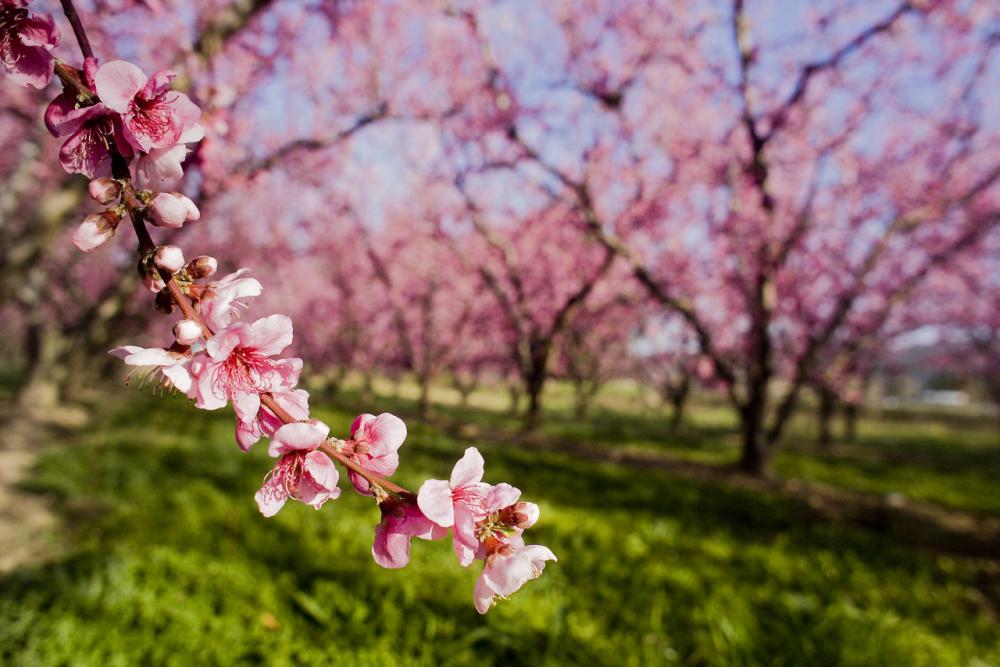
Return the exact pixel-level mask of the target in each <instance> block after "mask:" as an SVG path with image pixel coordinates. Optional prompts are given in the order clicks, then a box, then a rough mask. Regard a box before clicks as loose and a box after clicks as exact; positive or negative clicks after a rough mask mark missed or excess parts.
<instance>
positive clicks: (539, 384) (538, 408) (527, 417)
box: [524, 373, 545, 431]
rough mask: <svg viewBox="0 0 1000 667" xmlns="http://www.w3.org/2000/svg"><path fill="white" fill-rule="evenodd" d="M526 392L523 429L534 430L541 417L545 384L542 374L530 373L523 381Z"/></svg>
mask: <svg viewBox="0 0 1000 667" xmlns="http://www.w3.org/2000/svg"><path fill="white" fill-rule="evenodd" d="M525 384H526V386H525V390H526V393H527V394H528V409H527V411H526V412H525V413H524V430H525V431H534V430H535V429H536V428H538V424H539V423H540V422H541V419H542V389H543V388H544V386H545V379H544V375H541V376H539V375H536V374H535V373H532V375H531V376H529V377H528V381H527V382H526V383H525Z"/></svg>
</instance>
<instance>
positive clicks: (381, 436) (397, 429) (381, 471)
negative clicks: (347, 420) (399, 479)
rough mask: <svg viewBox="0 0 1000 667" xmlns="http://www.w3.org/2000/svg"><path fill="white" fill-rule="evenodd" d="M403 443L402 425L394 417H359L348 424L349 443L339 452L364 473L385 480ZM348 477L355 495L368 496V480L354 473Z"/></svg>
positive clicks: (390, 472) (397, 460)
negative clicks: (349, 425) (369, 473)
mask: <svg viewBox="0 0 1000 667" xmlns="http://www.w3.org/2000/svg"><path fill="white" fill-rule="evenodd" d="M405 439H406V424H404V423H403V420H402V419H400V418H399V417H397V416H396V415H393V414H389V413H388V412H383V413H382V414H380V415H379V416H378V417H376V416H375V415H370V414H362V415H358V416H357V417H356V418H355V419H354V423H353V424H351V439H350V440H348V441H347V442H346V443H344V446H343V448H342V450H341V451H342V453H343V454H345V455H346V456H350V457H351V458H353V459H354V460H355V461H356V462H357V463H358V465H360V466H361V467H362V468H364V469H365V470H367V471H368V472H371V473H374V474H376V475H379V476H381V477H388V476H389V475H391V474H393V473H394V472H396V468H397V467H399V451H398V450H399V448H400V447H401V446H402V444H403V441H404V440H405ZM349 474H350V478H351V483H352V484H354V488H355V489H356V490H357V492H358V493H362V494H364V495H366V496H367V495H371V486H370V485H369V483H368V480H366V479H365V478H364V477H362V476H361V475H359V474H357V473H356V472H354V471H351V472H350V473H349Z"/></svg>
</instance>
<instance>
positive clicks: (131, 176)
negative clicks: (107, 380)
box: [0, 0, 556, 614]
mask: <svg viewBox="0 0 1000 667" xmlns="http://www.w3.org/2000/svg"><path fill="white" fill-rule="evenodd" d="M2 2H3V14H2V21H0V28H2V30H3V35H2V39H3V42H2V44H3V49H4V57H3V60H4V67H5V68H6V70H7V72H8V73H9V74H10V75H11V77H12V78H13V79H14V80H15V81H17V82H18V83H20V84H22V85H26V86H32V87H35V88H44V87H46V86H47V85H48V83H49V81H50V80H51V79H52V78H53V75H55V76H56V77H57V78H58V79H59V81H60V82H61V84H62V86H63V90H62V92H61V93H60V94H59V95H58V96H57V97H56V98H55V99H53V100H52V102H51V103H50V104H49V107H48V109H47V110H46V112H45V126H46V127H47V128H48V130H49V132H51V133H52V134H53V135H55V136H56V137H65V141H64V142H63V144H62V148H61V149H60V150H59V162H60V164H61V165H62V167H63V169H65V170H66V171H67V172H68V173H71V174H81V175H83V176H85V177H87V178H89V179H91V181H90V185H89V187H88V192H89V194H90V196H91V198H93V199H94V201H95V202H97V203H98V204H100V205H102V206H107V207H108V208H106V209H105V210H103V211H101V212H100V213H95V214H93V215H90V216H88V217H87V219H86V220H84V221H83V222H82V223H81V224H80V227H79V229H78V230H77V232H76V234H75V235H74V236H73V242H74V243H75V244H76V246H77V247H78V248H79V249H80V250H82V251H84V252H92V251H94V250H96V249H97V248H98V247H100V246H101V245H102V244H104V243H106V242H108V241H110V240H111V239H113V238H114V237H115V233H116V231H117V229H118V226H119V225H120V224H121V223H122V221H123V220H125V219H126V218H127V219H128V220H129V221H130V222H131V225H132V229H133V231H134V232H135V236H136V239H137V240H138V255H139V259H138V264H137V268H138V270H139V275H140V277H141V278H142V282H143V285H144V286H145V287H146V289H148V290H149V291H150V292H151V293H152V294H153V295H154V300H155V306H156V308H157V309H158V310H160V311H162V312H163V313H164V314H166V315H168V316H169V315H172V314H175V313H176V312H179V314H180V318H181V319H176V318H177V316H176V315H175V320H176V321H175V323H174V325H173V335H174V339H175V340H174V343H173V344H172V345H170V346H169V347H167V348H143V347H140V346H134V345H126V346H122V347H116V348H114V349H113V350H111V354H113V355H115V356H119V357H121V358H122V359H123V360H124V362H125V363H126V364H127V365H129V366H135V367H137V368H141V369H144V372H145V369H150V368H151V369H152V371H151V373H152V375H153V376H154V377H155V381H158V382H161V383H162V384H163V385H164V386H165V387H166V388H167V389H168V390H176V391H180V392H183V393H186V394H187V395H188V396H189V397H190V398H192V399H194V404H195V406H196V407H198V408H201V409H203V410H217V409H219V408H224V407H226V406H227V405H229V404H230V403H231V404H232V407H233V410H234V411H235V413H236V441H237V443H238V444H239V446H240V448H241V449H242V450H243V451H246V450H248V449H250V447H252V446H253V445H254V444H255V443H256V442H257V441H258V440H260V438H261V437H268V438H270V441H271V442H270V446H269V449H268V453H269V454H270V455H271V456H273V457H275V458H276V459H277V461H276V462H275V464H274V468H273V469H272V470H271V472H270V473H269V474H268V476H267V478H266V479H265V481H264V484H263V486H262V487H261V489H260V491H258V492H257V494H256V496H255V499H256V501H257V506H258V507H259V508H260V512H261V514H263V515H264V516H266V517H270V516H274V515H275V514H276V513H277V512H278V511H279V510H280V509H281V507H282V506H283V505H284V504H285V502H286V501H287V500H289V499H293V500H297V501H299V502H302V503H305V504H307V505H310V506H312V507H314V508H316V509H317V510H318V509H320V508H321V507H323V505H324V504H325V503H326V502H327V501H328V500H335V499H336V498H337V497H339V496H340V487H339V486H338V483H339V479H340V476H339V473H338V471H337V467H336V465H335V464H334V461H336V462H337V463H340V464H341V465H342V466H344V468H345V469H347V471H348V473H349V475H350V479H351V484H352V486H353V487H354V489H355V490H356V491H357V492H358V493H361V494H364V495H368V496H371V497H372V498H374V500H375V502H376V503H377V504H378V506H379V508H380V509H381V513H382V519H381V521H380V523H379V524H378V526H377V527H376V529H375V539H374V542H373V544H372V555H373V557H374V559H375V562H376V563H378V564H379V565H381V566H382V567H387V568H400V567H405V566H406V564H407V563H408V562H409V558H410V539H411V538H413V537H419V538H422V539H425V540H432V539H439V538H441V537H443V536H445V535H446V534H447V533H448V532H449V531H448V529H449V528H452V529H453V530H452V532H453V533H454V542H455V553H456V554H457V556H458V560H459V563H460V564H461V565H462V566H463V567H468V566H469V565H471V564H472V563H473V561H475V560H481V561H483V564H484V567H483V572H482V575H481V576H480V579H479V582H478V583H477V584H476V588H475V591H474V596H473V597H474V600H475V605H476V609H477V610H479V612H480V613H483V614H485V613H486V612H487V611H488V610H489V609H490V607H491V606H492V605H493V604H495V603H496V602H497V601H498V600H501V599H506V598H507V597H508V596H510V595H512V594H513V593H514V592H516V591H517V590H518V589H520V588H521V586H523V585H524V584H525V583H527V582H528V581H529V580H531V579H535V578H537V577H538V576H539V575H541V573H542V571H543V570H544V569H545V563H546V561H550V560H556V557H555V555H554V554H553V553H552V552H551V551H550V550H549V549H548V548H546V547H543V546H539V545H525V543H524V540H523V538H522V537H521V536H522V533H523V532H524V530H525V529H527V528H530V527H531V526H532V524H534V523H535V520H536V519H537V518H538V507H537V505H535V504H533V503H530V502H523V501H519V500H518V499H519V497H520V491H519V490H518V489H516V488H514V487H512V486H510V485H509V484H505V483H501V484H498V485H491V484H487V483H485V482H483V458H482V456H481V455H480V454H479V452H478V451H476V449H475V448H469V450H468V451H467V452H466V453H465V456H464V457H463V458H462V459H461V460H460V461H459V462H458V463H457V464H456V465H455V469H454V471H452V475H451V481H450V483H448V482H442V481H440V480H428V481H427V482H425V483H424V484H423V485H422V486H421V487H420V489H419V491H418V492H417V493H413V492H411V491H408V490H406V489H404V488H403V487H401V486H399V485H397V484H394V483H393V482H391V481H390V480H389V479H388V477H390V476H391V475H392V474H393V473H394V472H396V468H397V466H398V465H399V448H400V447H401V446H402V445H403V441H404V440H405V439H406V426H405V424H403V422H402V421H401V420H400V419H399V418H398V417H395V416H393V415H391V414H389V413H383V414H381V415H379V416H377V417H376V416H374V415H370V414H363V415H359V416H358V418H357V419H356V420H355V421H354V425H353V426H352V428H351V433H350V435H349V437H348V438H347V439H346V440H345V439H340V438H336V437H332V438H331V437H330V429H329V427H328V426H326V425H325V424H323V423H322V422H320V421H318V420H311V419H310V418H309V395H308V393H307V392H306V391H304V390H302V389H297V388H296V385H297V384H298V381H299V373H300V372H301V370H302V360H301V359H297V358H294V357H290V358H282V359H277V358H276V357H277V356H278V355H280V354H281V353H282V351H283V350H284V349H285V348H286V347H288V345H289V344H291V342H292V321H291V320H290V319H289V318H288V317H287V316H285V315H280V314H279V315H271V316H269V317H264V318H261V319H258V320H256V321H255V322H244V321H240V320H238V318H239V314H240V312H239V309H240V307H241V306H244V304H245V302H246V300H247V299H250V298H252V297H255V296H257V295H259V294H260V293H261V291H262V286H261V284H260V283H259V282H258V281H257V280H255V279H253V278H250V277H248V276H246V275H244V273H245V271H244V270H242V269H241V270H240V271H237V272H236V273H234V274H231V275H229V276H226V277H225V278H222V279H221V280H218V281H215V282H198V281H205V280H206V279H208V278H210V277H211V276H212V275H213V274H214V272H215V269H216V265H217V263H216V260H215V259H214V258H212V257H208V256H205V255H202V256H199V257H196V258H194V259H193V260H191V261H190V262H185V260H184V255H183V251H182V250H181V249H180V248H179V247H177V246H174V245H156V243H155V242H154V241H153V239H152V237H151V235H150V233H149V230H148V228H147V226H146V225H147V224H150V225H153V226H156V227H167V228H175V229H176V228H181V227H183V225H184V224H185V223H186V222H190V221H195V220H198V219H199V218H200V217H201V214H200V212H199V210H198V207H197V206H195V204H194V203H193V202H192V201H191V200H190V199H189V198H188V197H186V196H184V195H183V194H180V193H177V192H159V191H156V190H150V189H145V188H148V187H156V186H157V185H159V184H160V183H162V182H163V181H164V180H167V179H169V178H171V177H177V176H181V175H182V174H183V166H182V163H183V160H184V158H185V156H186V155H187V152H188V150H189V149H188V144H190V143H192V142H197V141H198V140H200V139H201V138H202V137H203V136H204V132H203V130H202V128H201V127H200V126H199V124H198V121H199V118H200V116H201V110H200V109H199V108H198V107H197V106H196V105H195V104H194V103H192V102H191V100H190V99H189V98H188V96H187V95H185V94H183V93H179V92H176V91H174V90H172V89H171V85H170V84H171V81H172V80H173V79H174V78H175V77H176V74H175V73H174V72H171V71H168V70H163V71H159V72H156V73H154V74H153V75H152V76H147V75H146V74H145V73H143V71H142V70H141V69H139V68H138V67H137V66H135V65H133V64H132V63H129V62H126V61H123V60H110V61H108V62H105V63H103V64H100V63H99V62H98V60H97V59H96V58H95V56H94V53H93V51H92V50H91V47H90V43H89V40H88V37H87V33H86V30H85V28H84V27H83V24H82V21H81V19H80V16H79V15H78V14H77V13H76V10H75V8H74V6H73V2H72V0H65V1H64V2H63V8H64V10H65V12H66V17H67V19H68V20H69V21H70V23H71V25H72V26H73V29H74V32H75V34H76V39H77V41H78V43H79V45H80V50H81V52H82V56H83V58H82V63H81V65H80V67H74V66H72V65H70V64H68V63H66V62H62V61H58V60H55V59H54V58H53V57H52V55H51V54H50V53H49V52H50V50H51V49H52V48H53V47H55V46H57V45H58V44H59V40H60V35H59V32H58V30H57V29H56V27H55V22H54V21H53V19H52V17H51V16H48V15H44V14H41V15H35V14H33V13H32V11H31V10H30V8H29V7H28V1H27V0H2ZM175 309H176V310H175ZM449 484H450V485H449Z"/></svg>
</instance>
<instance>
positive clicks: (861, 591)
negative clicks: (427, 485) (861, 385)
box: [0, 393, 1000, 667]
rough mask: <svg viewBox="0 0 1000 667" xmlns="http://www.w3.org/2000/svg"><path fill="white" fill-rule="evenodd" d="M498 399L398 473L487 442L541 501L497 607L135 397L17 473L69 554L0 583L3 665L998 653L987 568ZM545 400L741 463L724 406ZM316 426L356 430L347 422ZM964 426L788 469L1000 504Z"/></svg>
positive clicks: (359, 506) (435, 560)
mask: <svg viewBox="0 0 1000 667" xmlns="http://www.w3.org/2000/svg"><path fill="white" fill-rule="evenodd" d="M116 396H117V394H116ZM563 398H564V397H563ZM618 399H621V400H620V401H619V400H618ZM490 401H493V399H492V398H489V397H477V400H476V402H475V404H476V405H477V406H479V407H478V408H476V409H474V410H467V411H464V412H461V413H460V411H459V410H458V409H457V408H455V407H446V406H443V407H439V408H438V419H437V420H436V422H435V423H436V424H438V426H434V427H432V426H421V425H418V424H417V422H416V421H415V420H413V419H412V418H408V423H409V424H410V437H409V439H408V441H407V444H406V445H405V446H404V448H403V450H402V459H403V465H402V466H401V471H400V474H399V479H400V481H401V482H402V483H404V484H407V485H410V486H416V485H417V484H419V482H420V480H421V479H423V478H426V477H431V476H433V477H439V478H443V477H446V476H447V474H448V472H449V471H450V469H451V466H452V464H453V462H454V461H455V460H456V459H457V458H458V457H459V456H460V455H461V452H462V450H463V449H464V448H465V447H466V446H468V445H469V444H477V445H478V446H480V449H481V450H482V451H483V453H484V456H485V457H486V461H487V466H486V475H487V481H491V482H499V481H510V482H511V483H513V484H515V485H517V486H518V487H520V488H521V489H522V491H523V492H524V494H525V496H526V497H527V498H530V499H534V500H537V501H538V502H539V504H540V505H541V507H542V517H541V520H540V522H539V524H538V525H537V526H536V527H535V528H534V529H532V531H530V536H531V537H532V538H533V541H536V542H538V543H541V544H546V545H548V546H550V547H551V548H552V549H553V551H555V552H556V554H557V555H558V556H559V558H560V561H559V562H558V563H553V564H550V565H549V567H548V568H547V569H546V571H545V575H544V576H543V577H542V578H541V579H540V580H538V581H535V582H531V583H529V584H528V585H527V586H526V588H525V589H524V590H522V591H521V592H520V593H518V594H517V595H516V596H515V597H514V598H513V599H512V600H511V601H509V602H505V603H502V604H501V605H499V606H498V607H496V608H494V609H493V610H492V611H490V613H489V614H488V615H487V616H486V617H480V616H479V615H478V614H477V613H476V612H475V609H474V608H473V606H472V599H471V591H472V586H473V583H474V581H475V578H476V576H477V571H476V570H475V568H470V569H468V570H464V569H462V568H460V567H459V566H458V565H457V564H456V563H455V562H454V556H453V554H452V552H451V550H450V545H449V544H447V543H445V542H436V543H427V542H419V541H415V543H414V547H413V559H412V562H411V564H410V566H409V567H408V568H407V569H405V570H401V571H386V570H381V569H379V568H378V567H376V566H375V565H374V564H373V562H372V561H371V556H370V552H369V549H370V542H371V537H372V526H373V524H374V523H375V522H376V521H377V518H378V513H377V510H376V509H375V508H374V506H372V504H371V503H370V501H369V500H368V499H365V498H361V497H359V496H357V495H355V494H353V493H351V492H349V491H348V489H347V488H345V493H344V495H343V496H342V497H341V499H340V500H338V501H335V502H332V503H330V504H328V505H327V507H326V508H324V509H323V510H322V511H320V512H316V511H314V510H312V509H309V508H306V507H304V506H302V505H299V504H297V503H290V504H289V505H288V506H286V508H285V509H284V510H282V512H281V513H280V514H279V515H278V517H276V518H274V519H270V520H267V519H263V518H261V517H260V515H259V514H258V513H257V510H256V506H255V505H254V503H253V498H252V496H253V493H254V491H255V490H256V489H257V488H258V487H259V485H260V482H261V480H262V478H263V476H264V475H265V473H266V472H267V470H268V467H269V463H268V462H269V460H268V459H267V456H266V452H265V451H264V448H263V447H262V446H260V445H258V447H257V448H255V451H253V452H252V453H251V454H249V455H243V454H241V453H240V452H239V450H238V449H237V448H236V446H235V444H234V443H233V438H232V417H231V416H230V415H229V414H228V413H225V412H219V413H204V412H200V411H197V410H194V409H192V408H191V407H189V406H188V405H187V403H186V401H184V400H182V399H176V398H174V399H165V400H154V399H151V398H149V397H147V396H145V395H136V394H129V393H125V394H123V395H122V398H121V400H120V401H119V402H118V403H117V404H116V407H115V408H114V409H109V410H108V411H107V413H106V414H103V415H101V416H100V417H99V418H98V420H97V422H96V423H95V424H94V425H93V426H92V427H91V428H90V429H89V430H88V431H87V432H85V433H84V434H82V435H81V436H79V437H77V438H75V439H74V440H73V441H71V442H67V443H65V445H62V446H60V447H59V448H58V449H56V450H54V451H51V452H50V453H47V454H46V455H45V456H44V457H43V458H42V460H41V462H40V463H39V465H38V466H37V468H36V470H35V471H34V473H33V476H32V478H31V480H30V481H29V483H28V486H29V488H30V489H31V490H32V491H36V492H39V493H45V494H50V495H52V496H53V497H54V498H55V499H56V506H57V508H58V511H59V513H60V515H61V516H62V517H63V518H64V519H65V526H66V528H65V534H63V535H60V536H59V539H60V541H61V542H63V543H64V544H63V547H62V548H61V549H60V550H59V552H58V553H59V554H60V555H59V556H58V557H56V558H54V559H53V560H52V561H51V562H48V563H46V564H43V565H40V566H38V567H36V568H25V569H21V570H18V571H16V572H14V573H12V574H10V575H8V576H6V577H5V578H3V579H0V664H3V665H8V664H9V665H101V666H105V665H107V666H111V665H148V664H173V665H185V666H187V665H195V664H198V665H200V664H212V665H214V664H219V665H226V664H268V665H286V664H287V665H311V664H332V665H470V664H486V665H489V664H497V665H521V664H523V665H553V666H555V665H560V666H561V665H576V664H579V665H614V666H616V667H617V666H619V665H621V666H627V665H643V666H645V665H660V664H690V665H906V666H910V665H913V666H918V665H928V666H934V667H940V666H946V665H1000V624H998V622H997V618H996V615H997V613H998V612H997V605H998V603H1000V600H998V597H1000V596H998V591H1000V583H998V581H1000V571H998V567H997V565H996V563H995V562H987V561H974V560H969V559H964V558H959V557H954V556H945V555H940V554H933V553H930V552H926V551H917V550H914V549H913V548H912V546H910V545H908V544H905V543H896V542H893V541H891V540H890V539H889V538H887V537H885V536H882V535H880V534H877V533H874V532H869V531H867V530H864V529H862V528H857V527H854V526H851V525H844V524H840V523H831V522H827V521H823V520H820V519H817V518H816V517H815V516H814V515H812V514H811V513H809V512H807V511H806V510H805V509H804V508H803V507H801V506H800V505H799V504H796V503H794V502H792V501H783V500H779V499H778V498H776V497H771V496H767V495H763V494H758V493H751V492H747V491H738V490H734V489H731V488H728V487H725V486H720V485H718V484H715V483H709V482H696V481H692V480H688V479H684V478H679V477H676V476H671V475H669V474H667V473H665V472H660V471H655V470H637V469H635V468H631V467H624V466H616V465H612V464H609V463H598V462H593V461H584V460H580V459H577V458H574V457H572V456H570V455H568V454H564V453H557V452H554V451H549V450H540V449H538V448H532V447H530V446H527V447H526V446H523V445H519V444H517V443H516V436H515V435H514V430H513V426H514V422H513V421H512V420H511V419H509V418H508V417H505V416H502V415H501V414H500V413H499V411H496V410H490V409H488V408H492V407H496V406H497V404H499V403H501V402H502V401H501V400H500V399H498V398H497V399H496V401H495V402H493V403H491V402H490ZM316 402H317V403H319V402H320V401H316ZM346 402H347V403H348V404H354V407H356V397H350V396H349V397H348V399H347V401H346ZM551 402H552V403H553V404H554V405H555V410H554V414H553V415H552V418H551V420H550V423H549V425H547V426H546V427H545V428H544V429H543V433H542V437H547V438H560V439H563V440H567V441H572V440H580V441H583V442H587V443H591V444H593V443H602V446H606V447H625V448H634V449H636V450H647V449H648V450H657V451H664V450H668V452H667V453H669V454H671V455H676V456H686V457H690V458H696V459H701V460H705V461H726V460H731V459H732V458H733V457H734V455H735V454H734V452H735V450H734V443H735V440H734V439H733V436H732V434H731V422H730V421H728V420H729V417H728V415H727V414H726V413H725V411H724V410H722V409H714V408H703V409H700V410H698V411H697V412H696V414H695V415H694V417H693V424H692V427H691V428H690V429H689V432H688V434H686V435H685V436H683V437H681V438H671V437H670V436H668V435H667V434H666V433H665V432H664V431H663V422H662V419H659V418H656V417H654V416H652V415H651V414H649V411H648V410H645V409H640V408H635V409H632V408H634V407H635V406H629V405H628V398H627V396H615V395H611V396H610V398H609V400H607V402H606V403H605V405H607V406H611V407H613V408H614V409H615V410H614V411H612V410H611V409H610V408H607V407H605V408H604V409H602V410H600V411H598V413H596V414H595V418H594V419H592V420H587V421H579V420H574V419H572V418H571V417H569V415H568V413H567V412H566V409H565V401H562V399H561V398H560V396H559V395H558V393H557V394H556V396H555V398H554V399H553V400H552V401H551ZM371 407H372V408H375V409H376V410H377V409H380V408H381V409H393V410H397V411H399V412H400V413H402V414H406V413H407V412H408V411H409V410H411V409H412V403H410V402H409V400H408V399H406V398H388V397H383V398H382V399H380V400H379V401H378V402H377V405H373V406H371ZM317 416H320V417H322V418H324V419H326V420H328V421H329V422H330V424H331V425H332V426H333V427H334V432H335V433H337V432H339V433H344V432H345V431H346V427H347V425H348V424H349V422H350V419H351V418H352V417H353V413H349V412H334V411H322V410H319V411H317ZM935 428H936V427H935ZM970 433H971V435H968V436H967V435H966V434H965V433H964V432H963V431H962V430H955V429H951V430H947V432H944V433H938V432H937V431H933V432H927V433H924V431H923V430H922V428H921V427H919V426H915V425H913V424H911V423H889V422H865V424H864V425H863V428H862V435H863V442H862V445H863V446H861V447H858V448H857V450H858V451H853V450H852V451H851V452H850V454H849V455H848V456H845V457H843V458H838V457H830V456H815V455H813V454H811V453H810V451H809V449H808V447H807V436H808V425H806V424H804V423H803V424H797V425H796V426H795V429H794V430H793V437H792V438H791V439H790V440H791V442H790V444H789V448H788V449H787V453H784V454H782V455H780V456H779V458H778V461H777V467H778V469H779V470H780V471H781V472H782V473H784V474H788V475H796V476H804V477H808V478H813V479H817V480H822V481H827V482H830V483H834V484H841V485H844V486H847V487H849V488H855V489H868V490H874V491H879V492H884V491H889V490H892V491H899V492H903V493H906V494H907V495H911V496H913V497H921V498H926V499H929V500H933V501H936V502H941V503H948V504H951V505H953V506H955V507H958V508H965V509H969V510H975V511H977V512H984V513H989V514H998V515H1000V498H998V495H997V493H998V492H997V489H996V488H994V487H996V484H995V483H992V484H991V483H989V480H990V479H991V478H992V479H993V480H996V479H997V478H998V475H997V467H996V466H997V459H998V449H997V448H996V442H995V434H994V436H993V437H992V438H990V437H989V435H990V434H989V432H987V433H986V434H985V435H984V434H983V433H982V432H980V431H978V430H975V429H972V430H971V431H970ZM505 434H509V435H506V436H505ZM798 442H801V444H797V443H798ZM664 443H668V444H664ZM345 483H346V480H342V486H344V484H345ZM347 487H348V488H349V484H348V485H347Z"/></svg>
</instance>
